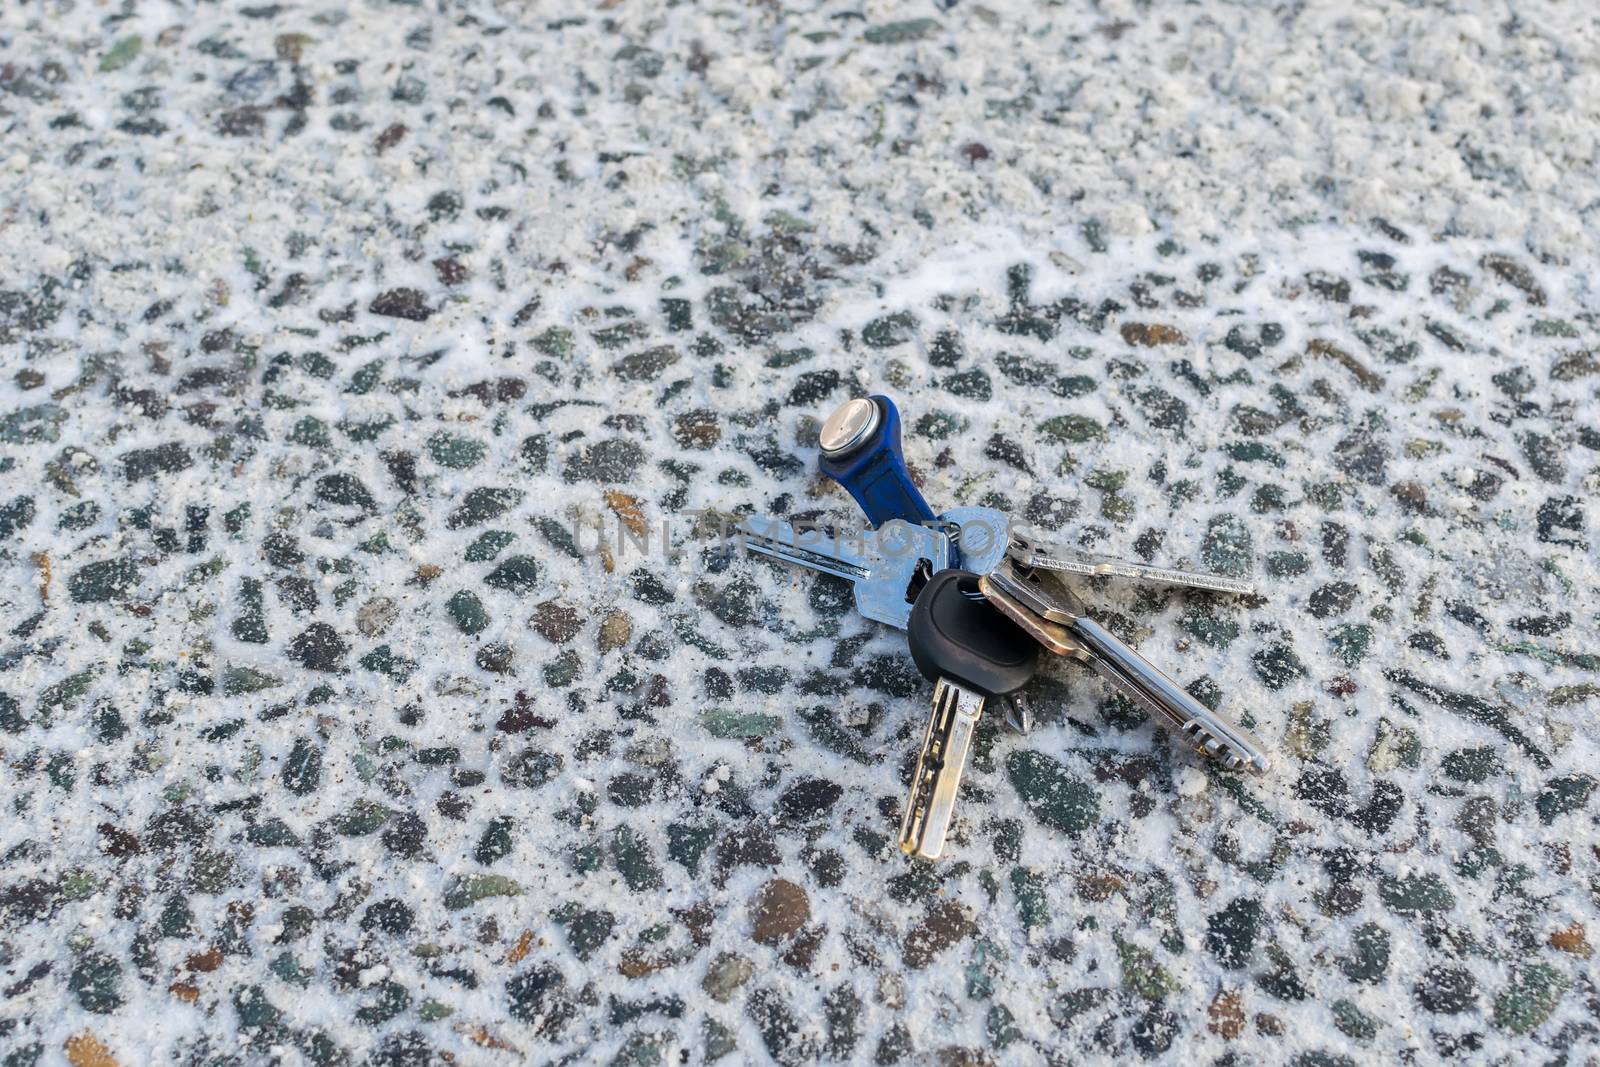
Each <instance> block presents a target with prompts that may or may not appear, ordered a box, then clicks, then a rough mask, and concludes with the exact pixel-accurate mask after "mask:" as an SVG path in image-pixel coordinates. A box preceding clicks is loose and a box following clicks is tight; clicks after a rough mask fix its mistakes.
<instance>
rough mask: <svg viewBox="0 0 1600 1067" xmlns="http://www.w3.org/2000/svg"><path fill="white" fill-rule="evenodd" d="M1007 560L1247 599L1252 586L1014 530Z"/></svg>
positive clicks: (1037, 566) (1249, 583) (1030, 565)
mask: <svg viewBox="0 0 1600 1067" xmlns="http://www.w3.org/2000/svg"><path fill="white" fill-rule="evenodd" d="M1009 554H1010V557H1011V558H1012V559H1013V560H1015V561H1016V562H1017V563H1018V564H1020V565H1021V566H1023V567H1026V568H1037V569H1039V570H1046V571H1061V572H1063V573H1066V574H1082V575H1085V576H1088V577H1095V576H1100V575H1109V576H1111V577H1114V578H1132V579H1135V580H1136V581H1141V582H1159V583H1161V584H1163V585H1181V586H1187V587H1189V588H1191V589H1210V590H1212V591H1214V592H1218V593H1237V594H1240V595H1241V596H1249V595H1251V594H1253V593H1255V591H1256V584H1255V583H1254V582H1252V581H1249V580H1248V579H1245V578H1229V577H1227V576H1226V575H1222V574H1210V573H1208V572H1206V571H1186V570H1181V569H1179V568H1177V567H1155V566H1151V565H1149V564H1145V563H1134V562H1133V561H1131V560H1125V559H1116V558H1114V557H1112V556H1100V555H1095V554H1093V553H1089V552H1079V551H1077V550H1076V549H1071V548H1066V547H1065V546H1062V545H1053V544H1049V543H1047V542H1045V541H1041V540H1039V539H1038V538H1035V537H1030V536H1028V535H1027V534H1025V533H1021V532H1019V531H1017V530H1012V531H1011V551H1010V553H1009Z"/></svg>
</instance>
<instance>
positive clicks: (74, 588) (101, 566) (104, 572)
mask: <svg viewBox="0 0 1600 1067" xmlns="http://www.w3.org/2000/svg"><path fill="white" fill-rule="evenodd" d="M138 584H139V569H138V567H137V566H136V565H135V564H134V562H133V561H132V560H126V559H107V560H101V561H99V562H97V563H89V564H85V565H84V566H83V567H82V568H80V569H79V570H78V572H77V573H76V574H74V575H73V576H72V577H70V578H68V579H67V593H68V595H69V596H71V597H72V599H73V600H75V601H77V602H78V603H80V604H88V603H99V602H102V601H106V600H112V599H115V598H116V597H120V596H124V595H126V594H127V593H128V592H130V591H131V590H132V589H133V588H134V586H136V585H138Z"/></svg>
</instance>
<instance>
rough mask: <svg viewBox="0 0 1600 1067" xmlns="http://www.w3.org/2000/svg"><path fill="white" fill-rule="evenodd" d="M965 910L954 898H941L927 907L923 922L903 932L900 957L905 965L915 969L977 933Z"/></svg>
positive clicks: (924, 965) (925, 964)
mask: <svg viewBox="0 0 1600 1067" xmlns="http://www.w3.org/2000/svg"><path fill="white" fill-rule="evenodd" d="M977 929H978V928H977V926H976V925H975V924H974V923H973V921H972V919H971V917H970V916H968V914H967V910H966V909H965V908H963V907H962V906H961V905H960V904H958V903H956V902H955V901H953V900H946V901H941V902H939V903H937V904H935V905H933V907H931V908H929V909H928V913H927V914H926V915H924V916H923V917H922V921H921V922H919V923H918V924H917V925H916V926H914V927H912V929H911V932H910V933H909V934H907V935H906V943H905V949H904V952H903V956H904V959H905V963H906V966H907V967H910V968H911V969H912V970H917V969H919V968H922V967H926V966H927V965H928V964H930V963H932V962H933V960H934V958H935V957H936V956H938V955H939V953H941V952H943V951H944V950H945V949H947V948H949V947H950V946H951V945H956V944H959V943H961V942H962V941H965V940H966V939H967V938H969V937H971V936H972V935H973V934H974V933H976V932H977Z"/></svg>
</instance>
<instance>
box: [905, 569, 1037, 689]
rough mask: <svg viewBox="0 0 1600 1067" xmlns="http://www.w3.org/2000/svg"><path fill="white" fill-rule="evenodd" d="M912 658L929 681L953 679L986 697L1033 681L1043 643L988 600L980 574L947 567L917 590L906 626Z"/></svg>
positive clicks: (1019, 687)
mask: <svg viewBox="0 0 1600 1067" xmlns="http://www.w3.org/2000/svg"><path fill="white" fill-rule="evenodd" d="M906 635H907V637H908V638H909V640H910V643H911V658H912V659H913V660H915V661H916V663H917V669H918V670H920V671H921V672H922V673H923V676H924V677H926V678H927V679H928V680H929V681H938V680H939V679H940V678H946V679H949V680H950V681H952V682H955V683H957V684H958V685H961V686H963V687H965V688H967V689H970V690H972V691H974V692H976V693H981V694H983V695H984V696H986V697H997V696H1005V695H1006V694H1008V693H1014V692H1016V691H1017V690H1018V689H1021V688H1022V687H1023V686H1025V685H1027V684H1028V680H1029V679H1031V678H1032V677H1033V672H1034V671H1035V670H1036V669H1037V667H1038V665H1039V644H1038V642H1036V641H1035V640H1034V639H1033V638H1031V637H1029V636H1028V635H1027V633H1026V632H1024V631H1023V629H1022V628H1021V627H1020V626H1018V625H1017V624H1016V623H1014V622H1012V621H1011V620H1010V619H1008V618H1006V617H1005V616H1004V615H1002V614H1000V612H999V610H997V609H996V608H995V607H994V606H993V605H991V604H990V603H989V602H988V601H986V600H985V599H984V598H983V594H982V593H981V592H980V591H979V589H978V576H977V575H976V574H973V573H972V572H971V571H962V570H945V571H940V572H938V573H937V574H935V575H934V576H933V577H932V578H930V579H928V584H927V585H925V586H923V587H922V591H921V592H920V593H918V594H917V602H916V604H915V605H914V606H913V607H912V609H911V622H910V623H909V624H908V625H907V627H906Z"/></svg>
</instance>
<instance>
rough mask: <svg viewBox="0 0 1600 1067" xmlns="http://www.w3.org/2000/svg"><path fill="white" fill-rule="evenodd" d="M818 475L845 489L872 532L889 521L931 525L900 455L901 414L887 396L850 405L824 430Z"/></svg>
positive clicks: (929, 512)
mask: <svg viewBox="0 0 1600 1067" xmlns="http://www.w3.org/2000/svg"><path fill="white" fill-rule="evenodd" d="M819 443H820V444H821V446H822V456H821V458H820V459H819V460H818V462H817V466H818V467H819V468H821V470H822V473H823V474H826V475H827V476H828V477H830V478H832V479H833V480H834V481H836V482H838V483H839V484H840V485H842V486H844V488H845V491H846V492H848V493H849V494H850V495H851V496H852V497H854V498H855V501H856V503H857V504H859V505H861V510H862V511H863V512H865V513H866V516H867V521H868V522H869V523H871V524H872V527H873V528H874V529H876V528H878V527H879V526H882V525H883V524H884V523H886V522H888V521H889V520H891V519H902V520H904V521H906V522H909V523H911V524H913V525H921V524H922V523H925V522H931V521H933V518H934V514H933V509H932V508H930V507H928V502H927V501H926V500H924V499H922V493H921V492H919V491H918V490H917V487H916V486H915V485H912V484H911V473H910V472H909V471H907V470H906V459H905V455H904V454H903V453H902V452H901V451H900V412H898V411H896V410H895V406H894V402H893V401H891V400H890V399H889V398H888V397H886V396H871V397H867V398H865V399H862V398H860V397H858V398H856V399H855V400H848V401H846V402H845V403H844V404H843V405H841V406H840V407H839V409H838V410H836V411H835V412H834V413H833V414H832V415H829V416H828V421H827V422H825V423H823V424H822V435H821V439H820V442H819Z"/></svg>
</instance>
